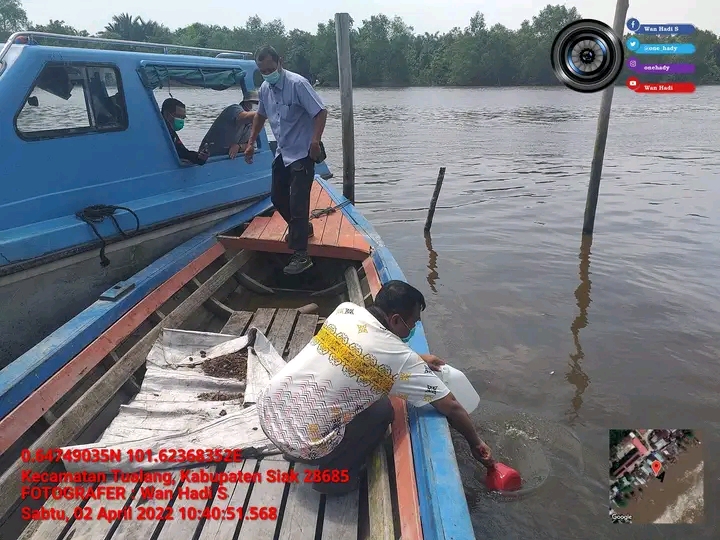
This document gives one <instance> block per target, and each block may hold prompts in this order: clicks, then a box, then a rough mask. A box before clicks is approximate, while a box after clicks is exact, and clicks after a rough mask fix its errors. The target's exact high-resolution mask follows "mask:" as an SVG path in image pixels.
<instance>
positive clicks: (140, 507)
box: [112, 470, 180, 540]
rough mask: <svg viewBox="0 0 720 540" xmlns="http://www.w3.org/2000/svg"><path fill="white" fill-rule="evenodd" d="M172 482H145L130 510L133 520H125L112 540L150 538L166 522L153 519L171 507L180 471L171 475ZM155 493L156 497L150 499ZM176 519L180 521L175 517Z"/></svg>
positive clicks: (136, 494)
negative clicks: (160, 511)
mask: <svg viewBox="0 0 720 540" xmlns="http://www.w3.org/2000/svg"><path fill="white" fill-rule="evenodd" d="M170 474H171V475H172V476H171V480H170V482H168V483H163V482H143V483H142V485H141V486H140V489H139V490H137V492H136V493H135V496H134V497H133V499H132V501H130V508H131V509H132V515H131V517H132V519H123V520H122V521H121V522H120V526H119V527H118V528H117V530H116V531H115V532H114V533H113V535H112V540H145V539H146V538H150V537H151V536H152V534H153V532H154V531H155V529H157V528H158V527H159V526H160V523H161V522H162V521H164V520H159V519H155V518H153V516H156V513H155V512H157V509H159V508H163V507H166V506H169V504H170V498H167V497H166V495H170V496H171V497H172V493H173V492H174V491H175V488H176V487H177V486H178V484H179V483H180V471H179V470H175V471H172V472H171V473H170ZM150 492H153V495H154V497H149V495H150ZM172 517H173V518H174V519H179V517H178V516H175V515H173V516H172Z"/></svg>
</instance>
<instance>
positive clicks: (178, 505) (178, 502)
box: [157, 465, 217, 540]
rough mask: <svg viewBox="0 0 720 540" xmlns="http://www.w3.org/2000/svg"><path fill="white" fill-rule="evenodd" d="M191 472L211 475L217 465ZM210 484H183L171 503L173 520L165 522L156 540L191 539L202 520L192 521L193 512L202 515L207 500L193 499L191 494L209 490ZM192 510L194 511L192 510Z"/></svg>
mask: <svg viewBox="0 0 720 540" xmlns="http://www.w3.org/2000/svg"><path fill="white" fill-rule="evenodd" d="M192 470H193V472H195V471H197V472H200V471H205V472H207V473H210V474H213V473H214V472H215V471H216V470H217V465H210V466H209V467H197V468H193V469H192ZM211 486H212V482H192V483H190V482H183V483H182V484H181V485H180V489H179V491H178V497H177V498H176V499H175V502H174V503H173V518H174V519H172V520H169V521H166V522H165V524H164V525H163V528H162V530H161V531H160V535H159V536H158V538H157V540H179V539H180V538H193V535H194V534H195V531H196V530H197V528H198V526H199V525H200V523H202V521H203V520H201V519H193V516H194V515H195V512H198V513H202V511H203V510H204V509H205V507H206V506H207V503H208V500H207V498H203V499H193V498H192V494H193V493H199V492H200V490H207V491H209V490H210V489H211ZM193 509H194V510H193Z"/></svg>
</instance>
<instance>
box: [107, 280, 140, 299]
mask: <svg viewBox="0 0 720 540" xmlns="http://www.w3.org/2000/svg"><path fill="white" fill-rule="evenodd" d="M134 288H135V282H134V281H121V282H119V283H117V284H116V285H114V286H112V287H111V288H109V289H108V290H107V291H105V292H104V293H102V294H101V295H100V300H108V301H110V302H114V301H116V300H119V299H120V298H122V297H123V296H125V295H126V294H127V293H129V292H130V291H132V290H133V289H134Z"/></svg>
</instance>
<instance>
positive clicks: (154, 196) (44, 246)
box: [0, 32, 327, 369]
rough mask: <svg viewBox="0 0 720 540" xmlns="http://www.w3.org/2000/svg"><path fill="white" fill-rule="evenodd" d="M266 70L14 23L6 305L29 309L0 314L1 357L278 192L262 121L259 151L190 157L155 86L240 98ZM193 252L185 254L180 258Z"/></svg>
mask: <svg viewBox="0 0 720 540" xmlns="http://www.w3.org/2000/svg"><path fill="white" fill-rule="evenodd" d="M128 47H130V48H132V47H135V50H130V51H129V50H128ZM258 78H260V75H259V72H258V71H257V66H256V65H255V62H254V61H253V60H252V54H251V53H242V52H238V53H232V52H231V51H222V50H214V49H199V48H192V47H182V46H175V45H168V44H154V43H135V42H126V41H121V40H111V39H102V38H94V37H82V36H63V35H56V34H47V33H41V32H18V33H16V34H13V35H12V36H10V38H9V39H8V41H7V43H6V44H5V45H4V47H2V50H0V102H1V103H2V104H3V106H2V108H0V162H2V164H3V173H4V177H5V178H6V179H7V182H8V184H7V187H6V188H4V189H2V190H0V305H2V306H15V305H17V304H18V303H20V302H21V303H22V305H23V309H11V310H5V311H4V313H3V316H2V317H0V335H2V336H3V339H2V340H0V369H3V368H5V367H6V366H7V365H8V364H10V362H12V361H13V360H15V359H16V358H18V357H19V356H20V355H22V354H23V353H25V352H27V351H28V349H30V348H31V347H32V346H34V345H35V344H36V343H37V342H38V341H40V340H41V339H43V338H45V337H46V336H48V335H49V334H50V333H52V332H54V331H55V330H57V329H58V328H59V327H60V326H61V325H62V324H64V323H65V322H67V321H69V320H70V319H71V318H72V317H74V316H75V315H76V314H77V313H78V312H80V311H82V310H83V309H85V308H86V307H88V306H89V305H90V304H92V303H93V302H94V301H95V300H96V299H97V298H98V296H99V295H101V294H102V293H103V291H105V290H107V289H108V288H109V287H111V286H113V285H114V284H115V283H117V282H118V281H122V280H126V279H128V278H130V277H131V276H133V275H134V274H135V273H137V272H138V271H140V270H142V269H143V268H145V267H146V266H148V265H150V264H152V263H153V262H155V261H156V260H157V259H158V258H159V257H161V256H162V255H165V254H166V253H168V252H169V251H170V250H171V249H173V248H175V247H177V246H178V245H180V244H182V243H183V242H185V241H187V240H189V239H191V238H193V237H195V236H196V235H197V234H199V233H200V232H202V231H205V230H211V229H212V227H214V226H216V225H217V224H219V223H220V222H222V221H223V220H226V219H228V218H229V217H230V216H233V215H235V214H237V213H238V212H239V211H240V210H242V209H245V208H248V207H249V206H250V205H251V204H252V203H253V202H256V201H257V200H258V199H261V198H263V197H266V196H267V195H268V194H269V192H270V163H271V162H272V159H273V156H274V153H273V150H272V148H271V147H270V145H269V144H268V142H269V141H268V140H267V137H266V135H265V133H261V134H260V137H259V138H258V151H257V153H256V158H255V161H254V163H253V164H252V165H248V164H246V163H244V162H243V161H242V160H230V159H229V158H228V157H227V156H217V157H211V158H210V159H209V160H208V161H207V163H206V164H205V165H203V166H202V167H199V166H195V165H192V164H189V163H187V162H183V161H182V160H180V158H179V157H178V154H177V152H176V150H175V147H174V145H173V143H172V140H171V138H170V134H169V132H168V129H167V128H166V125H165V121H164V120H163V118H162V115H161V113H160V109H159V104H158V102H157V100H156V96H155V95H154V93H153V91H154V90H156V89H158V88H169V87H172V88H176V87H190V88H193V87H194V88H208V87H210V88H212V90H210V89H208V92H215V91H218V92H217V93H218V94H221V95H222V96H224V97H221V98H220V99H225V100H226V103H227V104H230V103H237V102H238V101H239V100H240V99H239V95H241V91H244V90H253V89H254V88H255V83H256V82H257V79H258ZM260 80H262V79H261V78H260ZM69 87H70V88H71V90H68V88H69ZM167 95H169V94H167ZM187 105H188V107H189V108H190V111H192V107H193V103H190V102H189V103H187ZM113 111H114V112H113ZM111 113H112V114H111ZM208 127H209V126H208ZM38 156H43V158H42V159H38ZM136 156H142V157H141V158H140V159H136ZM323 172H327V166H325V165H322V166H321V167H319V168H318V173H320V174H322V173H323ZM10 186H11V187H10ZM96 205H108V206H110V207H111V208H113V209H114V211H115V214H114V216H112V217H114V218H115V219H116V220H117V221H116V223H117V227H118V228H119V229H120V230H118V228H116V225H115V224H114V223H113V220H112V219H111V216H108V215H105V216H104V217H103V216H101V217H100V219H95V220H94V221H93V216H92V215H91V214H90V212H92V207H94V206H96ZM128 209H129V210H130V211H131V212H130V211H128ZM78 214H80V215H85V216H89V219H88V221H90V222H88V221H83V220H82V219H79V217H78ZM136 219H137V221H136ZM121 231H122V233H121ZM216 232H220V231H219V230H216ZM100 237H101V238H102V240H101V238H100ZM103 241H104V242H105V243H106V244H107V249H106V255H107V259H108V260H109V261H110V264H109V265H107V266H101V265H100V262H101V259H100V258H99V257H98V255H99V250H100V247H101V245H103ZM190 260H191V259H189V260H183V259H182V258H181V257H178V258H177V259H176V263H177V265H178V267H177V268H176V270H178V269H179V268H180V267H182V266H184V265H185V264H187V263H188V262H190ZM168 277H169V276H168Z"/></svg>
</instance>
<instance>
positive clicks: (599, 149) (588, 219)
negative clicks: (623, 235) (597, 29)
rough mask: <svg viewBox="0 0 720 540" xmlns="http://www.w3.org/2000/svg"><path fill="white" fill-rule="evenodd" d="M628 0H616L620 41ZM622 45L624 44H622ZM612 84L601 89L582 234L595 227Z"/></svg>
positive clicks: (615, 29) (591, 231)
mask: <svg viewBox="0 0 720 540" xmlns="http://www.w3.org/2000/svg"><path fill="white" fill-rule="evenodd" d="M629 7H630V1H629V0H617V5H616V6H615V20H614V21H613V30H614V32H615V33H616V34H617V35H618V36H619V37H620V40H621V41H622V37H623V33H624V32H623V29H624V28H625V17H626V16H627V12H628V8H629ZM623 46H624V44H623ZM614 90H615V85H614V84H612V85H610V86H608V87H607V88H606V89H605V90H603V94H602V99H601V101H600V115H599V116H598V124H597V135H596V136H595V151H594V153H593V160H592V166H591V167H590V184H589V185H588V193H587V201H586V203H585V219H584V220H583V234H588V235H592V233H593V229H594V228H595V211H596V210H597V203H598V196H599V195H600V177H601V176H602V167H603V159H604V158H605V143H606V142H607V134H608V127H609V125H610V109H611V107H612V98H613V92H614Z"/></svg>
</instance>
